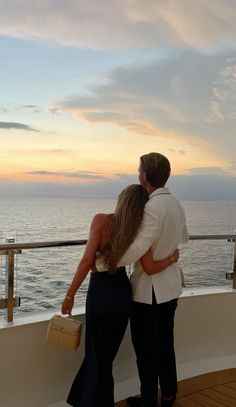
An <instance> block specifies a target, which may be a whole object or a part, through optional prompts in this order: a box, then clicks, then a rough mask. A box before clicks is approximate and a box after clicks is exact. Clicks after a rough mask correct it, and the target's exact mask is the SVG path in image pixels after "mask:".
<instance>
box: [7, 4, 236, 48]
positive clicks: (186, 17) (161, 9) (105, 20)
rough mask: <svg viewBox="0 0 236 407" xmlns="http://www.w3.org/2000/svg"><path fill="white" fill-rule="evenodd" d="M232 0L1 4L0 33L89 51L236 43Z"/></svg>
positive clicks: (208, 46)
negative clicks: (43, 40)
mask: <svg viewBox="0 0 236 407" xmlns="http://www.w3.org/2000/svg"><path fill="white" fill-rule="evenodd" d="M235 21H236V8H235V2H234V0H208V1H206V0H198V1H191V2H190V1H189V0H165V1H156V0H145V1H143V0H135V1H130V0H120V1H119V2H117V1H116V0H103V1H99V2H98V1H97V0H90V1H87V2H86V1H82V0H60V2H59V1H58V0H51V1H50V2H39V1H38V0H20V1H19V0H13V1H11V2H6V1H4V0H1V13H0V33H1V34H3V35H10V36H16V37H22V38H25V37H28V38H39V39H47V40H48V39H49V40H52V41H56V42H59V43H62V44H65V45H70V46H77V47H85V48H121V47H137V48H140V47H152V46H155V47H156V46H158V45H163V44H165V45H166V44H169V45H170V46H178V47H179V46H187V47H192V48H201V49H212V48H214V47H217V46H218V45H221V44H226V43H228V44H233V45H235V44H236V25H235Z"/></svg>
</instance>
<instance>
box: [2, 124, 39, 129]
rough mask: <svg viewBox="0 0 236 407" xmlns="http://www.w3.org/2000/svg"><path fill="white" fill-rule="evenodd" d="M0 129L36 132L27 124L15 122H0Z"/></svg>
mask: <svg viewBox="0 0 236 407" xmlns="http://www.w3.org/2000/svg"><path fill="white" fill-rule="evenodd" d="M0 129H6V130H11V129H16V130H26V131H38V130H36V129H33V127H30V126H28V125H27V124H22V123H16V122H0Z"/></svg>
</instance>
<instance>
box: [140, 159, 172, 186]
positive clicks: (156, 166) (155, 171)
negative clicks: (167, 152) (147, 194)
mask: <svg viewBox="0 0 236 407" xmlns="http://www.w3.org/2000/svg"><path fill="white" fill-rule="evenodd" d="M140 169H141V170H142V171H145V173H146V177H147V181H148V182H149V183H150V184H151V186H153V187H156V188H160V187H164V186H165V184H166V182H167V180H168V178H169V176H170V172H171V167H170V162H169V160H168V158H166V157H165V156H164V155H162V154H160V153H149V154H144V155H142V156H141V157H140Z"/></svg>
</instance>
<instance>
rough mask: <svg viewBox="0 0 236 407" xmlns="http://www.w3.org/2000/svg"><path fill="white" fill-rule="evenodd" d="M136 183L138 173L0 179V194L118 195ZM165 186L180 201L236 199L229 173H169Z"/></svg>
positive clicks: (96, 196) (234, 181) (84, 196)
mask: <svg viewBox="0 0 236 407" xmlns="http://www.w3.org/2000/svg"><path fill="white" fill-rule="evenodd" d="M134 183H138V179H137V174H116V177H114V178H110V179H100V180H99V182H93V183H90V182H87V183H82V182H79V181H78V182H76V183H75V182H69V181H67V182H61V181H60V180H58V182H55V181H53V182H52V181H45V182H42V181H41V182H32V181H30V182H29V181H25V182H7V181H0V195H1V196H4V195H7V196H24V197H25V196H37V197H43V196H48V197H75V198H117V196H118V194H119V193H120V191H121V190H122V189H123V188H125V187H126V186H127V185H130V184H134ZM168 187H169V188H170V190H171V192H172V193H174V194H175V195H176V196H177V197H178V198H179V199H180V200H183V201H184V200H188V201H191V200H193V201H214V200H215V201H217V200H220V201H222V200H234V201H236V177H234V176H230V175H228V176H227V175H224V176H220V175H188V176H183V175H182V176H181V175H176V176H174V175H172V176H171V177H170V179H169V180H168Z"/></svg>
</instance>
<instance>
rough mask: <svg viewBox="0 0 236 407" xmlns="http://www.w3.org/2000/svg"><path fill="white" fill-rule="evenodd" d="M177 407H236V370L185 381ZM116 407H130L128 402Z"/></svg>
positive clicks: (180, 388) (180, 390)
mask: <svg viewBox="0 0 236 407" xmlns="http://www.w3.org/2000/svg"><path fill="white" fill-rule="evenodd" d="M178 384H179V393H178V395H177V400H176V407H236V369H228V370H222V371H218V372H214V373H208V374H204V375H201V376H197V377H192V378H190V379H186V380H183V381H181V382H179V383H178ZM116 407H128V406H127V403H126V400H123V401H119V402H118V403H116Z"/></svg>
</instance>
